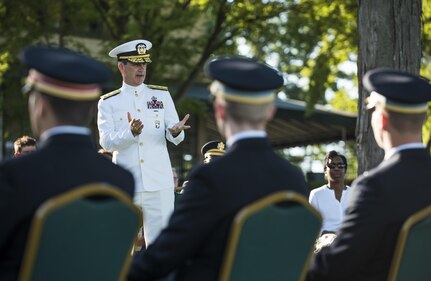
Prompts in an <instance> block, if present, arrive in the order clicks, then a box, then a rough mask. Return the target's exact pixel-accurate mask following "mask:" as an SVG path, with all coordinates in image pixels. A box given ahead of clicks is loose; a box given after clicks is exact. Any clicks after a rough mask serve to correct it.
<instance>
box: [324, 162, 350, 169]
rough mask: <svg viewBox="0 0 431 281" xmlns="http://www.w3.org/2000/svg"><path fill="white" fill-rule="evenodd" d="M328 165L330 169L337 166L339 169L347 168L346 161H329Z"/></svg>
mask: <svg viewBox="0 0 431 281" xmlns="http://www.w3.org/2000/svg"><path fill="white" fill-rule="evenodd" d="M326 166H327V167H328V168H329V169H335V167H337V168H338V169H344V168H346V164H344V163H328V164H326Z"/></svg>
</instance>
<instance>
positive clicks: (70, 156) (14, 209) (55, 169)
mask: <svg viewBox="0 0 431 281" xmlns="http://www.w3.org/2000/svg"><path fill="white" fill-rule="evenodd" d="M22 60H23V62H24V63H25V64H26V65H27V66H28V67H29V68H30V71H29V75H28V77H27V79H26V84H25V86H24V88H23V92H24V94H26V96H27V97H28V109H29V116H30V123H31V128H32V131H33V134H34V136H36V137H37V138H38V139H39V143H38V149H37V150H36V151H34V152H33V153H30V154H28V155H27V156H25V157H18V158H16V159H9V160H6V161H4V162H2V163H1V164H0V222H1V223H0V225H1V226H0V228H1V231H0V280H1V281H16V280H18V273H19V270H20V268H21V262H22V258H23V255H24V250H25V246H26V241H27V236H28V231H29V228H30V223H31V221H32V218H33V216H34V213H35V211H36V210H37V209H38V207H39V206H40V205H41V204H43V203H44V202H45V201H46V200H47V199H50V198H52V197H55V196H57V195H59V194H61V193H63V192H66V191H70V190H72V189H74V188H75V187H77V186H80V185H83V184H89V183H94V182H105V183H108V184H111V185H114V186H117V187H118V188H119V189H121V190H122V191H123V192H126V193H127V194H128V195H129V196H130V199H131V197H132V195H133V193H134V180H133V176H132V174H131V173H130V172H128V171H126V170H125V169H123V168H121V167H119V166H117V165H115V164H113V163H110V162H109V161H106V160H105V159H103V158H102V157H100V155H98V154H97V151H96V149H95V143H94V142H93V141H92V137H91V131H90V129H89V128H88V127H87V125H88V124H89V121H90V120H91V117H92V116H91V112H92V111H93V110H92V109H93V107H94V105H95V102H96V101H97V99H98V98H99V95H100V91H101V84H102V83H105V82H107V81H108V80H109V77H110V73H109V69H108V68H106V67H105V66H104V65H103V64H101V63H99V62H97V61H95V60H93V59H91V58H89V57H87V56H84V55H81V54H78V53H76V52H73V51H71V50H68V49H63V48H52V47H43V46H39V47H30V48H27V49H25V51H24V52H23V54H22ZM101 235H103V233H101ZM65 247H68V245H67V241H65ZM59 250H60V251H61V249H59ZM72 262H77V261H76V260H74V261H72Z"/></svg>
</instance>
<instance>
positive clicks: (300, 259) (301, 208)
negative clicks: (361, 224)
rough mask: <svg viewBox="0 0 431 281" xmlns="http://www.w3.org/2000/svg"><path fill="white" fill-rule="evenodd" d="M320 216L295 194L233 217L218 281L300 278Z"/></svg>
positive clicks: (268, 200) (267, 199) (278, 196)
mask: <svg viewBox="0 0 431 281" xmlns="http://www.w3.org/2000/svg"><path fill="white" fill-rule="evenodd" d="M321 224H322V218H321V216H320V214H319V212H318V211H316V210H315V209H314V208H313V207H312V206H311V205H310V204H309V203H308V200H307V199H306V198H305V197H304V196H302V195H300V194H297V193H295V192H287V191H286V192H277V193H274V194H271V195H269V196H267V197H265V198H263V199H260V200H258V201H257V202H255V203H252V204H250V205H248V206H246V207H244V208H243V209H242V210H240V212H239V213H238V214H237V215H236V217H235V219H234V221H233V224H232V228H231V232H230V236H229V239H228V243H227V248H226V253H225V258H224V261H223V264H222V267H221V271H220V276H219V281H243V280H247V281H262V280H265V281H282V280H283V281H298V280H303V279H304V278H305V275H306V268H307V265H308V262H309V260H310V258H311V255H312V253H313V248H314V242H315V241H316V238H317V237H318V235H319V231H320V227H321Z"/></svg>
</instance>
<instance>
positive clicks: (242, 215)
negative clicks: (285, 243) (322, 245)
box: [219, 191, 322, 281]
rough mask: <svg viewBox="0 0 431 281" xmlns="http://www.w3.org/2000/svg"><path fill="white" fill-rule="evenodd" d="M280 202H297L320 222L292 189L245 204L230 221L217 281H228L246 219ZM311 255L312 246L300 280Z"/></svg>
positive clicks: (308, 205) (312, 210)
mask: <svg viewBox="0 0 431 281" xmlns="http://www.w3.org/2000/svg"><path fill="white" fill-rule="evenodd" d="M281 202H292V203H299V204H300V205H302V206H303V207H305V208H307V209H308V210H309V211H310V212H311V213H313V215H315V216H316V217H317V218H318V219H319V220H320V222H322V216H321V215H320V213H319V212H318V211H317V210H316V209H314V208H313V207H312V206H311V205H310V204H309V203H308V200H307V199H306V198H305V197H304V196H303V195H301V194H299V193H296V192H293V191H280V192H275V193H272V194H270V195H268V196H266V197H263V198H262V199H259V200H257V201H256V202H254V203H251V204H249V205H246V206H245V207H243V208H242V209H241V210H240V211H239V213H238V214H237V215H236V216H235V218H234V220H233V222H232V228H231V231H230V235H229V238H228V239H229V240H228V243H227V244H226V249H227V250H226V253H225V258H224V260H223V263H222V266H221V271H220V277H219V281H229V277H230V274H231V271H232V266H233V262H234V258H235V254H236V250H237V247H238V242H239V238H240V235H241V231H242V228H243V225H244V223H245V222H246V221H247V219H248V218H249V217H250V216H252V215H253V214H255V213H257V212H258V211H260V210H262V209H263V208H265V207H267V206H270V205H273V204H278V203H281ZM318 234H319V231H318V232H317V233H316V238H317V236H318ZM312 255H313V247H311V248H310V253H309V254H308V257H307V261H306V263H305V266H304V268H303V270H302V273H301V277H300V279H299V280H301V281H302V280H304V279H305V276H306V273H307V270H306V269H307V265H308V263H309V261H310V258H311V256H312Z"/></svg>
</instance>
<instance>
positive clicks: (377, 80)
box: [363, 68, 431, 113]
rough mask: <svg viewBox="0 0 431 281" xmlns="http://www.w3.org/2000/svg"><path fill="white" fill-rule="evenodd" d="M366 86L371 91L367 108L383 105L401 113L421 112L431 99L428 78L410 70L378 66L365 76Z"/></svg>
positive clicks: (364, 83)
mask: <svg viewBox="0 0 431 281" xmlns="http://www.w3.org/2000/svg"><path fill="white" fill-rule="evenodd" d="M363 85H364V88H365V89H366V90H367V91H369V92H370V96H369V97H368V98H367V100H366V103H367V108H368V109H371V108H374V107H375V106H382V107H384V108H386V109H387V110H390V111H395V112H400V113H421V112H426V111H427V109H428V106H427V103H428V102H429V101H431V85H430V83H429V81H428V80H426V79H425V78H423V77H420V76H418V75H415V74H411V73H408V72H404V71H400V70H394V69H387V68H378V69H374V70H371V71H368V72H367V73H366V74H365V75H364V78H363Z"/></svg>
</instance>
